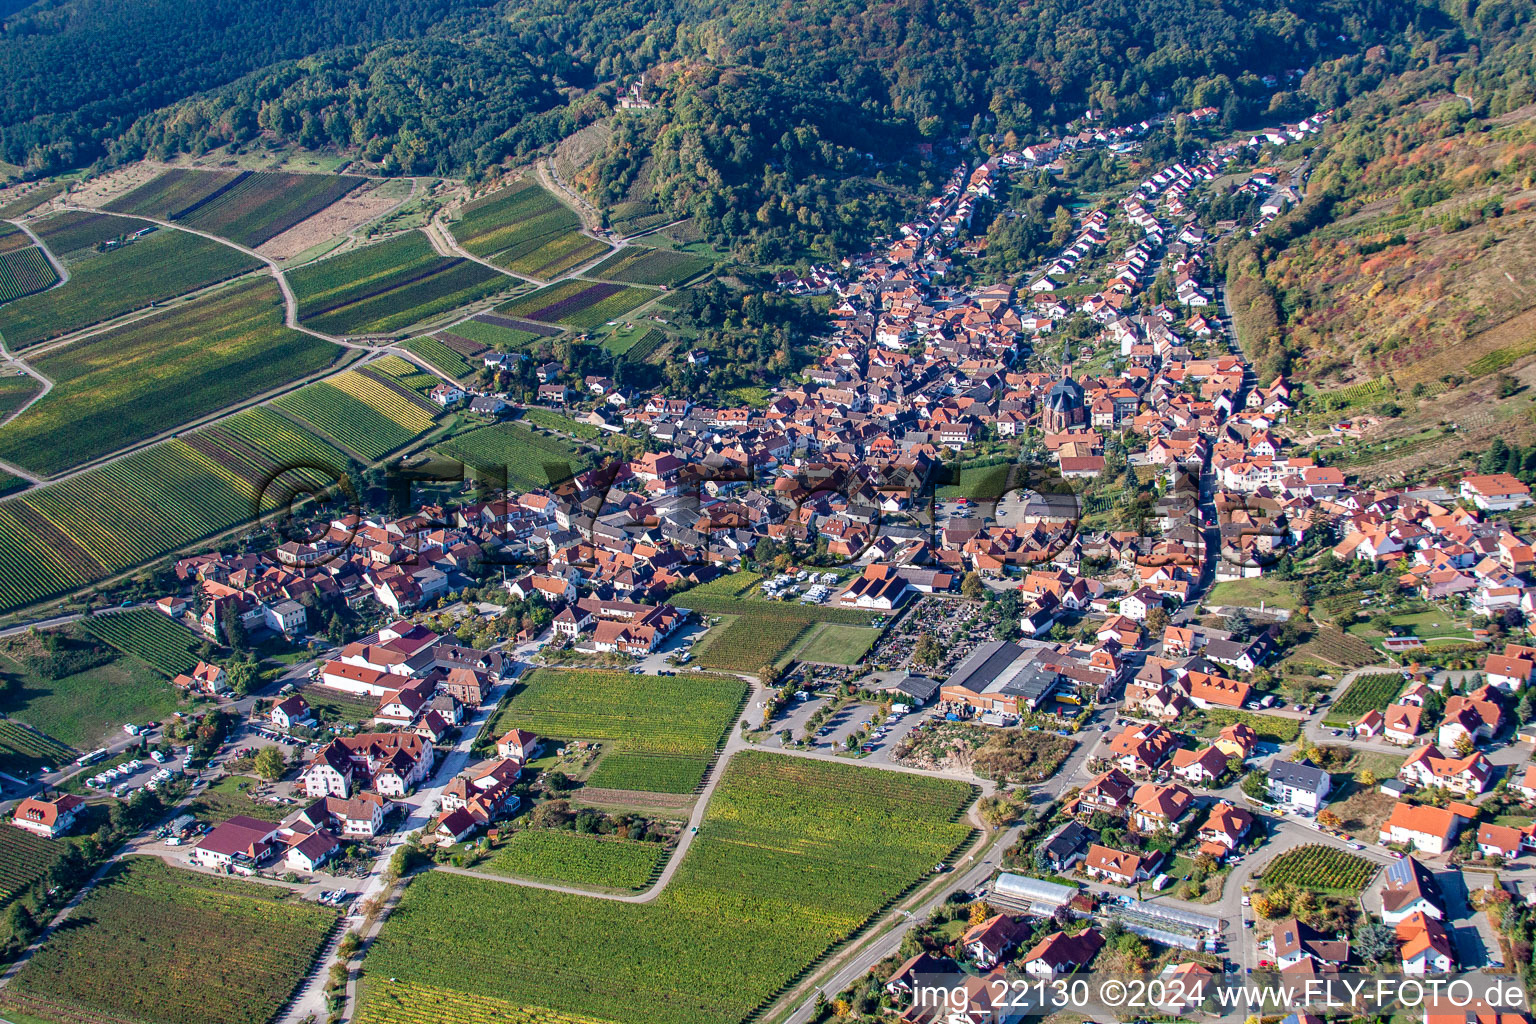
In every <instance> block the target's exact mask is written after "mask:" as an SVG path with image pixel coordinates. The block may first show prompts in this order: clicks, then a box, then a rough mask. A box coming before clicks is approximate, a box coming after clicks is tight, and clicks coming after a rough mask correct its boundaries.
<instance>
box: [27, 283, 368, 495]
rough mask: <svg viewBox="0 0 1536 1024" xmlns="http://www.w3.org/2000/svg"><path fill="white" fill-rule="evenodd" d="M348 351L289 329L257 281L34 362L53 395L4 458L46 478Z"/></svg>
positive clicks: (272, 288)
mask: <svg viewBox="0 0 1536 1024" xmlns="http://www.w3.org/2000/svg"><path fill="white" fill-rule="evenodd" d="M340 353H341V349H339V348H337V347H336V346H334V345H332V344H330V343H329V342H326V341H322V340H320V339H319V338H316V337H314V336H312V335H308V334H303V333H301V332H299V331H291V330H289V329H288V328H286V327H284V326H283V303H282V296H281V294H280V293H279V292H278V288H277V284H276V282H274V281H272V280H270V279H268V278H252V279H250V280H249V281H243V282H240V283H238V284H236V285H234V286H233V287H230V288H227V289H224V290H222V291H219V292H217V293H214V294H210V295H206V296H203V297H202V298H199V299H197V300H195V301H193V302H189V303H186V304H184V305H180V306H176V307H174V308H172V309H169V310H167V311H165V312H163V313H159V314H156V315H153V316H149V317H145V318H143V319H140V320H135V321H133V322H132V323H129V324H127V325H126V326H123V327H118V328H115V329H112V330H109V331H105V332H102V333H100V334H95V335H92V336H90V337H88V338H83V339H81V340H79V341H76V342H74V343H73V344H70V345H66V346H64V347H63V348H58V349H54V350H53V351H51V352H48V353H47V354H45V355H43V356H41V357H39V358H37V359H35V360H33V365H34V366H35V367H36V369H37V370H38V371H39V372H40V373H42V374H43V375H44V376H46V377H49V378H51V379H52V380H53V382H54V387H53V390H52V391H50V392H49V393H48V394H47V395H46V396H44V397H43V398H42V399H41V400H40V401H38V402H37V403H36V404H34V405H33V406H32V407H31V408H29V409H28V410H27V411H26V412H24V413H22V414H21V416H19V417H17V418H16V419H14V420H12V421H11V422H10V423H8V424H6V425H5V427H4V428H3V429H0V458H3V459H5V460H6V461H9V462H13V463H15V464H17V465H20V466H25V467H26V468H28V469H31V470H33V471H34V472H37V473H41V474H44V475H50V474H54V473H58V472H60V471H61V470H64V469H67V468H69V467H70V466H75V465H79V464H80V463H82V462H88V461H90V460H91V459H95V458H99V457H100V456H103V455H107V454H109V453H111V452H113V451H116V450H118V449H120V448H124V447H126V446H128V445H131V444H133V443H134V442H137V441H142V440H144V439H145V438H148V437H153V436H154V435H155V434H158V433H160V432H162V431H165V430H167V429H169V428H172V427H176V426H179V425H181V424H183V423H187V422H189V421H191V420H195V419H197V418H198V417H200V416H205V415H207V414H208V413H211V412H216V411H217V410H219V409H222V408H225V407H227V406H229V405H233V404H235V403H237V402H240V401H243V400H245V399H249V398H251V397H252V396H255V395H259V394H261V393H262V392H264V391H268V390H270V389H272V388H276V387H279V386H281V385H283V384H286V383H288V382H289V381H292V380H294V379H295V378H298V377H303V376H305V375H307V374H311V373H315V372H318V371H319V370H322V369H324V368H325V367H326V366H327V365H329V364H330V363H332V362H333V361H334V360H335V359H336V357H337V356H338V355H340Z"/></svg>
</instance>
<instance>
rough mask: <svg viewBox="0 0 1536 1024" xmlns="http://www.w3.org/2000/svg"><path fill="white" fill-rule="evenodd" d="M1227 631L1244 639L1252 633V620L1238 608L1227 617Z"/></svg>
mask: <svg viewBox="0 0 1536 1024" xmlns="http://www.w3.org/2000/svg"><path fill="white" fill-rule="evenodd" d="M1227 629H1228V630H1229V631H1231V632H1232V633H1234V634H1236V635H1237V636H1240V637H1246V636H1248V634H1249V633H1251V632H1253V620H1252V619H1251V618H1249V617H1248V613H1247V612H1246V611H1244V610H1243V609H1241V608H1239V609H1237V610H1236V611H1234V612H1233V613H1232V614H1231V615H1228V616H1227Z"/></svg>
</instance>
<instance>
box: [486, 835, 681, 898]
mask: <svg viewBox="0 0 1536 1024" xmlns="http://www.w3.org/2000/svg"><path fill="white" fill-rule="evenodd" d="M666 852H667V851H666V847H664V846H662V845H661V844H660V843H641V842H636V841H635V840H631V839H619V838H615V837H611V836H593V835H583V834H581V833H579V832H566V831H560V830H553V829H537V828H525V829H519V830H518V831H516V832H514V833H512V835H511V837H509V838H506V839H503V840H502V841H501V843H500V845H499V846H498V847H497V850H496V854H495V856H493V857H492V858H491V859H490V860H488V861H486V862H485V863H483V864H480V865H479V866H478V870H480V871H489V872H491V873H493V874H497V875H508V876H510V877H513V878H532V879H535V880H537V881H541V882H555V883H558V884H561V885H581V886H592V887H594V888H600V889H643V888H645V887H646V886H647V885H648V884H650V881H651V876H652V875H654V874H655V873H656V872H657V871H658V870H660V866H661V861H662V859H663V857H664V856H665V855H666Z"/></svg>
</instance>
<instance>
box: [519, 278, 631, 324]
mask: <svg viewBox="0 0 1536 1024" xmlns="http://www.w3.org/2000/svg"><path fill="white" fill-rule="evenodd" d="M655 297H656V292H653V291H648V290H646V289H644V288H629V287H624V286H621V285H616V284H595V283H593V282H591V281H581V280H571V281H561V282H560V283H559V284H552V285H550V286H548V287H547V288H540V289H539V290H538V291H536V292H533V293H532V294H530V295H524V296H522V297H521V298H517V299H513V300H512V301H511V302H508V303H504V304H502V305H500V306H497V307H496V311H497V312H498V313H510V314H512V315H513V316H526V317H528V318H529V319H531V320H543V321H545V322H546V323H552V324H562V325H564V326H566V327H572V328H575V329H577V330H583V331H589V330H591V329H592V328H594V327H599V326H601V325H602V324H604V323H606V322H608V321H609V320H613V319H615V318H617V317H621V316H623V315H624V314H626V313H628V312H630V311H631V310H633V309H635V308H636V307H638V306H642V305H644V304H645V303H647V302H649V301H650V300H651V299H654V298H655Z"/></svg>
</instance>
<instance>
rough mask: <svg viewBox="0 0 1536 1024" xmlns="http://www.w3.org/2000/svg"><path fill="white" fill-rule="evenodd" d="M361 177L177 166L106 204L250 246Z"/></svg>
mask: <svg viewBox="0 0 1536 1024" xmlns="http://www.w3.org/2000/svg"><path fill="white" fill-rule="evenodd" d="M366 180H367V179H365V178H356V177H350V176H338V175H333V174H291V173H288V172H284V171H199V170H193V169H191V168H181V167H177V168H172V169H170V170H168V171H165V172H164V173H162V174H161V175H159V176H158V177H156V178H154V179H153V180H151V181H149V182H147V183H146V184H144V185H141V186H140V187H139V188H137V189H134V190H133V191H132V192H130V193H128V194H127V195H125V196H122V197H121V198H119V199H117V200H115V201H114V202H112V203H110V204H108V207H107V208H108V209H110V210H113V211H116V212H119V213H137V214H142V215H144V216H146V217H156V218H159V219H162V220H172V221H176V222H177V223H179V224H185V225H187V226H188V227H192V228H196V229H197V230H199V231H206V232H208V233H209V234H213V235H218V236H220V237H221V238H228V239H229V240H230V241H232V242H236V243H238V244H240V245H243V246H245V247H246V248H248V249H254V248H255V247H256V246H258V245H260V244H261V243H263V242H265V241H266V240H267V239H269V238H275V237H277V236H278V235H280V234H282V233H283V232H284V231H287V230H288V229H289V228H291V227H293V226H294V225H295V224H297V223H299V221H301V220H305V219H306V218H308V217H312V216H313V215H315V214H317V213H319V212H320V211H321V210H323V209H325V208H326V207H327V206H330V205H331V204H332V203H334V202H335V201H336V200H338V199H340V198H341V197H342V196H344V195H346V194H347V193H348V192H351V191H352V190H353V189H355V188H357V187H358V186H359V185H361V184H362V183H363V182H364V181H366Z"/></svg>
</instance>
